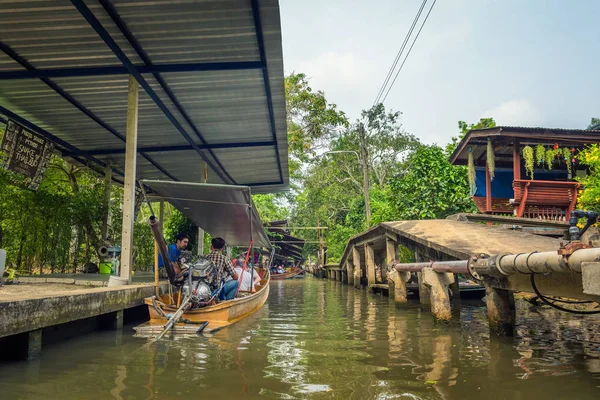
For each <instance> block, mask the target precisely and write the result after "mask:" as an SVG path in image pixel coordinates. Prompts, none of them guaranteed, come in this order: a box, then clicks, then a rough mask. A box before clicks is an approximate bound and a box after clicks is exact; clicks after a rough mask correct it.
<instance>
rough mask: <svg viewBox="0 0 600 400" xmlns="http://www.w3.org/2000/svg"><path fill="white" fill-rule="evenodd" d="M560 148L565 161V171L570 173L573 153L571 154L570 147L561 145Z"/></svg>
mask: <svg viewBox="0 0 600 400" xmlns="http://www.w3.org/2000/svg"><path fill="white" fill-rule="evenodd" d="M561 150H562V156H563V157H564V159H565V163H566V164H567V171H569V173H571V170H572V168H571V167H572V166H573V164H572V163H571V159H572V158H573V155H572V154H571V149H569V148H568V147H563V148H562V149H561Z"/></svg>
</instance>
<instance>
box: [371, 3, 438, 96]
mask: <svg viewBox="0 0 600 400" xmlns="http://www.w3.org/2000/svg"><path fill="white" fill-rule="evenodd" d="M436 1H437V0H433V4H432V5H431V8H430V9H429V11H428V12H427V15H426V16H425V19H424V20H423V23H422V24H421V27H420V28H419V31H418V32H417V35H416V36H415V39H414V40H413V42H412V44H411V45H410V48H409V49H408V53H406V57H404V61H402V64H400V68H398V71H397V72H396V76H394V80H393V81H392V83H391V84H390V86H389V88H388V90H387V93H386V94H385V96H384V97H383V100H381V103H383V102H385V99H387V97H388V94H390V90H392V87H393V86H394V83H395V82H396V78H398V74H399V73H400V71H402V67H404V63H405V62H406V59H407V58H408V56H409V55H410V51H411V50H412V48H413V46H414V45H415V42H416V41H417V39H418V38H419V34H420V33H421V30H422V29H423V26H425V22H427V18H429V14H431V10H433V6H435V2H436Z"/></svg>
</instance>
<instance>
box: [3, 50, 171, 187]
mask: <svg viewBox="0 0 600 400" xmlns="http://www.w3.org/2000/svg"><path fill="white" fill-rule="evenodd" d="M0 50H2V51H3V52H4V53H5V54H6V55H7V56H9V57H10V58H12V59H13V60H14V61H16V62H18V63H19V64H20V65H21V66H23V67H24V68H25V69H27V70H28V71H30V72H35V71H36V69H35V67H34V66H33V65H32V64H31V63H29V61H27V60H25V59H24V58H23V57H21V56H20V55H19V54H17V52H15V51H14V50H13V49H11V48H10V46H8V45H6V44H4V43H2V42H0ZM39 79H40V80H41V81H42V82H44V83H45V84H46V85H47V86H48V87H49V88H50V89H52V90H54V91H55V92H56V93H57V94H58V95H60V96H61V97H62V98H63V99H65V100H66V101H68V102H69V103H71V104H72V105H73V106H75V108H77V109H78V110H79V111H81V112H82V113H84V114H85V115H86V116H87V117H89V118H91V119H92V120H93V121H94V122H96V123H97V124H98V125H100V126H101V127H102V128H104V129H106V130H107V131H109V132H110V133H112V134H113V135H114V136H116V137H117V138H119V139H120V140H122V141H123V142H124V141H125V136H123V135H121V134H120V133H119V132H117V131H116V129H114V128H113V127H112V126H110V125H108V124H107V123H106V122H104V121H103V120H102V119H100V118H99V117H98V116H97V115H96V114H94V113H93V112H92V111H90V110H89V109H88V108H86V107H85V106H84V105H83V104H81V103H80V102H79V101H77V100H76V99H75V98H74V97H73V96H71V95H70V94H69V93H67V92H65V91H64V90H63V89H62V88H61V87H60V86H58V85H57V84H56V83H55V82H54V81H52V80H50V79H48V78H39ZM65 143H66V142H65ZM142 156H143V157H144V158H145V159H146V160H147V161H148V162H149V163H150V164H152V165H153V166H154V167H155V168H156V169H158V170H159V171H160V172H162V173H163V174H165V175H166V176H168V177H169V178H171V179H173V180H174V181H177V180H178V179H177V178H175V177H174V176H173V175H171V174H170V173H168V172H167V171H166V170H165V169H164V168H163V167H162V166H160V165H159V164H158V163H156V162H155V161H154V160H152V159H151V158H150V157H148V156H147V155H146V154H142Z"/></svg>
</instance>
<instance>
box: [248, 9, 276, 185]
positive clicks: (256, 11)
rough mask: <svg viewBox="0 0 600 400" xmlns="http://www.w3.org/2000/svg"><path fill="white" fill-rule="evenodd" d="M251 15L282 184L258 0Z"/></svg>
mask: <svg viewBox="0 0 600 400" xmlns="http://www.w3.org/2000/svg"><path fill="white" fill-rule="evenodd" d="M252 16H253V17H254V29H255V30H256V40H257V42H258V50H259V53H260V61H261V62H263V63H264V65H265V67H264V68H263V69H262V75H263V81H264V85H265V93H266V96H267V106H268V108H269V123H270V124H271V134H272V135H273V141H274V142H275V145H274V147H275V154H276V157H277V168H278V169H279V184H283V171H282V169H281V159H280V156H279V146H278V144H277V129H276V127H275V112H274V111H273V98H272V96H271V83H270V81H269V70H268V68H267V56H266V53H265V40H264V36H263V30H262V23H261V19H260V8H259V6H258V0H252Z"/></svg>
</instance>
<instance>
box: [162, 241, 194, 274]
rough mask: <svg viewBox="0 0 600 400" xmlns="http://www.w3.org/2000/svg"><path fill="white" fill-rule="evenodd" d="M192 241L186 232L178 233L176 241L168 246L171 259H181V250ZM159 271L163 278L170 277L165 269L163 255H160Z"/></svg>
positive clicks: (174, 260)
mask: <svg viewBox="0 0 600 400" xmlns="http://www.w3.org/2000/svg"><path fill="white" fill-rule="evenodd" d="M189 243H190V238H189V236H188V235H186V234H184V233H180V234H178V235H177V238H176V240H175V243H173V244H170V245H169V247H167V252H168V253H169V260H171V261H172V262H177V261H179V257H181V251H182V250H184V249H185V248H186V247H187V246H188V244H189ZM158 273H159V275H160V276H161V277H162V278H168V276H167V270H166V269H165V264H164V262H163V259H162V255H160V254H159V255H158ZM175 273H179V271H175Z"/></svg>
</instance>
